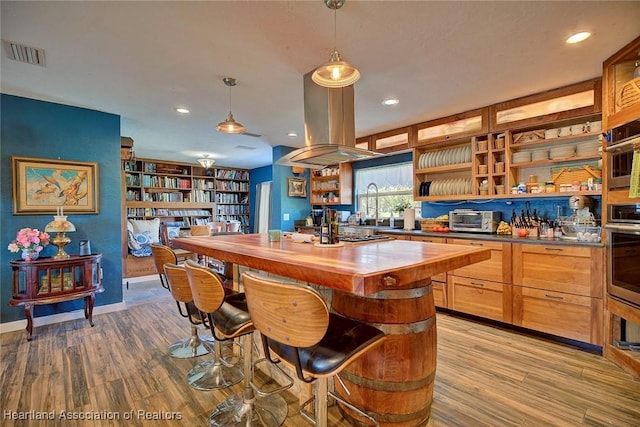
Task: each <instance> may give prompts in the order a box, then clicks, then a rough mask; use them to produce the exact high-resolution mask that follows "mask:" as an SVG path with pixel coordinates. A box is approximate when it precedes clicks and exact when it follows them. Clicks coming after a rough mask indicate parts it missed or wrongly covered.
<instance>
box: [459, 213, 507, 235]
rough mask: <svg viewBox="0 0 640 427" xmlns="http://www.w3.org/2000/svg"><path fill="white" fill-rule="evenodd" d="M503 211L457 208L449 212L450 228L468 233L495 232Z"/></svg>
mask: <svg viewBox="0 0 640 427" xmlns="http://www.w3.org/2000/svg"><path fill="white" fill-rule="evenodd" d="M501 220H502V212H496V211H474V210H472V209H456V210H454V211H451V212H449V229H450V230H451V231H463V232H468V233H495V232H496V230H497V229H498V225H499V223H500V221H501Z"/></svg>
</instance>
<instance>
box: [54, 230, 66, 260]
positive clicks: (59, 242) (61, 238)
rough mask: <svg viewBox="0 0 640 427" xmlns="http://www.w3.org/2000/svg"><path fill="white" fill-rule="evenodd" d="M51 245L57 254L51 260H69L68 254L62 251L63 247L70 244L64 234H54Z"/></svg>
mask: <svg viewBox="0 0 640 427" xmlns="http://www.w3.org/2000/svg"><path fill="white" fill-rule="evenodd" d="M51 243H53V244H54V245H56V246H57V247H58V253H57V254H55V255H54V256H53V259H64V258H69V254H68V253H66V252H65V251H64V247H65V246H66V245H68V244H69V243H71V239H70V238H68V237H67V236H66V235H65V234H64V232H62V233H58V234H56V237H54V238H53V239H52V240H51Z"/></svg>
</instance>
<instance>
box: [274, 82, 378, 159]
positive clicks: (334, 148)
mask: <svg viewBox="0 0 640 427" xmlns="http://www.w3.org/2000/svg"><path fill="white" fill-rule="evenodd" d="M311 74H313V72H309V73H307V74H305V76H304V133H305V147H303V148H299V149H297V150H294V151H292V152H290V153H288V154H286V155H285V156H282V157H281V158H280V159H278V160H277V161H276V164H278V165H281V166H299V167H303V168H310V169H323V168H325V167H327V166H329V165H335V164H338V163H341V162H348V161H351V160H360V159H366V158H370V157H374V156H377V155H379V153H376V152H373V151H369V150H363V149H361V148H356V146H355V145H356V136H355V104H354V90H353V85H350V86H347V87H343V88H326V87H322V86H319V85H317V84H316V83H314V82H313V80H311Z"/></svg>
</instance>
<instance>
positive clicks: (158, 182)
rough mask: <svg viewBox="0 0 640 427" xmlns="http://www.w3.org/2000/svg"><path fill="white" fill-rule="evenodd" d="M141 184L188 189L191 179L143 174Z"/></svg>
mask: <svg viewBox="0 0 640 427" xmlns="http://www.w3.org/2000/svg"><path fill="white" fill-rule="evenodd" d="M142 185H143V186H144V187H162V188H179V189H184V190H189V189H190V188H191V180H190V179H188V178H173V177H170V176H152V175H143V176H142Z"/></svg>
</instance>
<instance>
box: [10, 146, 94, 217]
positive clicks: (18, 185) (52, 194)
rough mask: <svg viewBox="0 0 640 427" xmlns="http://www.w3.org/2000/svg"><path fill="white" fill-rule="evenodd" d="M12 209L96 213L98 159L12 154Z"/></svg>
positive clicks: (21, 212)
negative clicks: (75, 159)
mask: <svg viewBox="0 0 640 427" xmlns="http://www.w3.org/2000/svg"><path fill="white" fill-rule="evenodd" d="M11 179H12V181H13V182H12V184H13V213H14V214H16V215H33V214H57V212H58V211H59V210H60V208H62V211H63V212H64V213H66V214H97V213H98V212H99V211H98V163H94V162H74V161H66V160H55V159H36V158H29V157H16V156H11Z"/></svg>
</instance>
